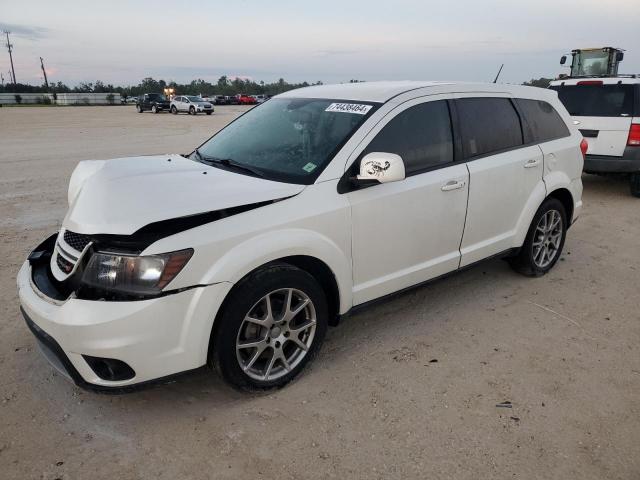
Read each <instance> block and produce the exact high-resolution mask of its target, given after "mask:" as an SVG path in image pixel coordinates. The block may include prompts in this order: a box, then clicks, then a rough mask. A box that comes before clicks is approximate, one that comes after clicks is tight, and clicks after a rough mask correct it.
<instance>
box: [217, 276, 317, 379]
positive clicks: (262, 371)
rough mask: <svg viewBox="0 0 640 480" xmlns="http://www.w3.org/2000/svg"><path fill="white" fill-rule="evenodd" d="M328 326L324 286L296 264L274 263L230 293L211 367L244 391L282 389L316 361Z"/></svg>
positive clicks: (218, 330) (219, 319)
mask: <svg viewBox="0 0 640 480" xmlns="http://www.w3.org/2000/svg"><path fill="white" fill-rule="evenodd" d="M327 325H328V309H327V300H326V298H325V294H324V291H323V289H322V287H321V286H320V285H319V284H318V282H317V281H316V280H315V279H314V278H313V277H312V276H311V275H310V274H309V273H307V272H305V271H303V270H300V269H299V268H296V267H294V266H292V265H288V264H273V265H270V266H267V267H265V268H263V269H261V270H258V271H256V272H254V273H252V274H250V275H249V276H247V277H245V279H243V280H242V281H241V282H240V283H239V284H238V285H237V286H236V287H235V288H234V290H233V291H232V292H231V293H230V296H229V298H228V299H227V300H226V301H225V306H224V310H223V311H222V312H221V314H220V315H219V316H218V318H217V319H216V325H215V332H214V334H213V338H212V340H211V341H210V355H209V358H210V364H211V365H212V366H213V367H214V368H215V369H216V370H217V371H218V372H219V373H220V374H221V375H222V377H223V378H224V379H225V380H226V381H227V382H228V383H230V384H231V385H232V386H234V387H236V388H239V389H241V390H266V389H271V388H279V387H282V386H284V385H286V384H287V383H289V382H290V381H291V380H293V379H294V378H295V377H296V375H298V374H299V373H300V371H302V369H303V368H304V366H305V365H306V364H307V363H308V362H309V361H310V360H312V359H313V357H314V356H315V355H316V353H317V352H318V350H319V349H320V346H321V344H322V341H323V340H324V336H325V333H326V330H327Z"/></svg>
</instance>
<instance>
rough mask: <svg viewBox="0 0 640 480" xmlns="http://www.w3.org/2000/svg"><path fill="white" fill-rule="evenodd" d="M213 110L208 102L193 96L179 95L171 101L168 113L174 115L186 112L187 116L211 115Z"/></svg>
mask: <svg viewBox="0 0 640 480" xmlns="http://www.w3.org/2000/svg"><path fill="white" fill-rule="evenodd" d="M213 110H214V109H213V105H212V104H211V103H210V102H208V101H206V100H204V99H203V98H201V97H196V96H195V95H179V96H177V97H175V98H174V99H173V100H171V107H170V111H171V113H173V114H174V115H176V114H177V113H180V112H187V113H188V114H189V115H196V114H198V113H200V112H204V113H206V114H207V115H211V114H212V113H213Z"/></svg>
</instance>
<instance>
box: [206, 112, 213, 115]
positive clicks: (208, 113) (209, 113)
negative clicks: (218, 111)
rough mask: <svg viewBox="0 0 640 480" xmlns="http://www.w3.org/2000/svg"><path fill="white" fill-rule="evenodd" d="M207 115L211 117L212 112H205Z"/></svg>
mask: <svg viewBox="0 0 640 480" xmlns="http://www.w3.org/2000/svg"><path fill="white" fill-rule="evenodd" d="M205 113H206V114H207V115H211V114H212V113H213V112H205Z"/></svg>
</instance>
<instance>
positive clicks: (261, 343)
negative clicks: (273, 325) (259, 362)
mask: <svg viewBox="0 0 640 480" xmlns="http://www.w3.org/2000/svg"><path fill="white" fill-rule="evenodd" d="M266 345H267V342H266V339H265V338H261V339H259V340H254V341H248V342H242V343H238V344H237V345H236V349H237V350H242V349H243V348H260V347H262V349H263V350H264V346H266Z"/></svg>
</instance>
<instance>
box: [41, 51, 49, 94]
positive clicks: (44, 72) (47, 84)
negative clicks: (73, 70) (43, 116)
mask: <svg viewBox="0 0 640 480" xmlns="http://www.w3.org/2000/svg"><path fill="white" fill-rule="evenodd" d="M40 66H41V67H42V74H43V75H44V84H45V86H46V87H47V92H48V91H49V80H47V72H46V70H45V69H44V61H43V60H42V57H40Z"/></svg>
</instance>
